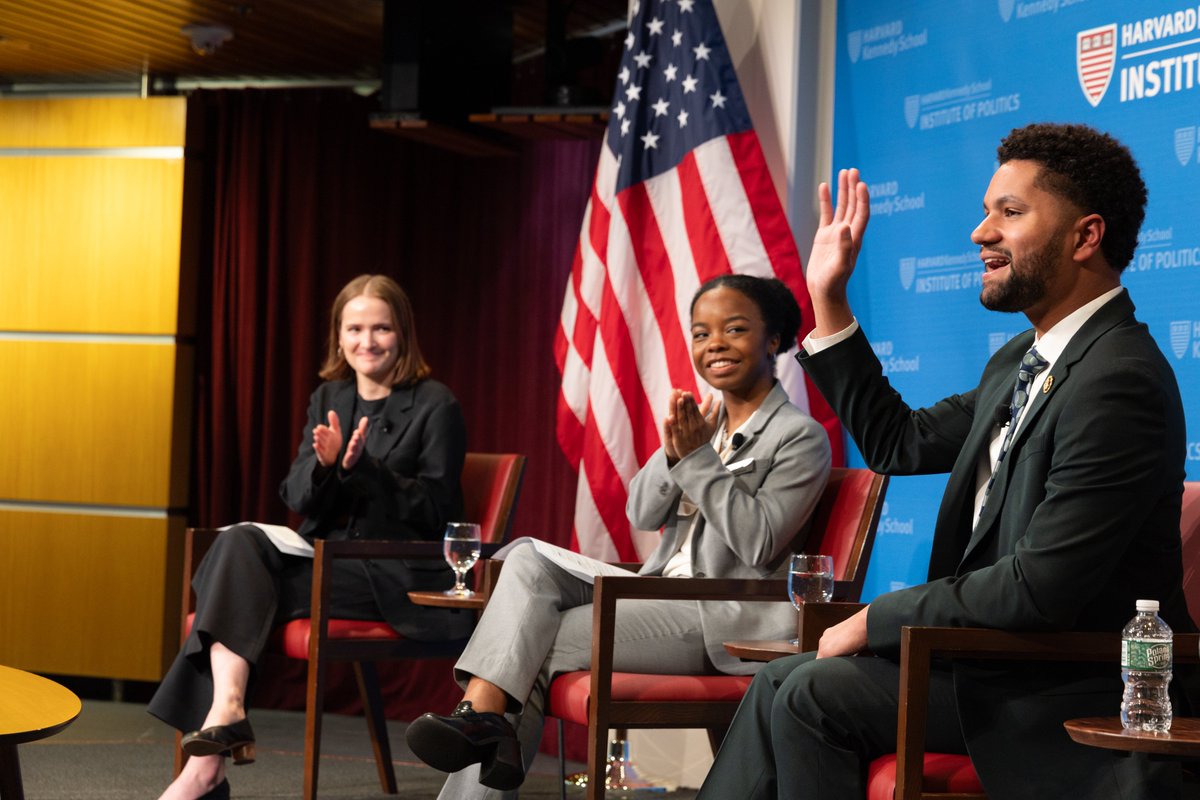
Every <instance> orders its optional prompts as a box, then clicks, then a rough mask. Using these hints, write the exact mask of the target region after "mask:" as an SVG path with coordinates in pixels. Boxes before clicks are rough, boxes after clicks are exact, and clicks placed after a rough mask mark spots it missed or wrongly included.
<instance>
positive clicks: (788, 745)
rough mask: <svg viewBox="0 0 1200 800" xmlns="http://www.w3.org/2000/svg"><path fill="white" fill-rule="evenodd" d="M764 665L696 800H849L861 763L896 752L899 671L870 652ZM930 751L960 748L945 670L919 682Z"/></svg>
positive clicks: (858, 783) (861, 783)
mask: <svg viewBox="0 0 1200 800" xmlns="http://www.w3.org/2000/svg"><path fill="white" fill-rule="evenodd" d="M815 655H816V654H815V653H802V654H800V655H798V656H789V657H787V658H780V659H777V660H775V661H772V662H770V663H769V664H767V665H766V666H765V667H763V669H762V670H760V671H759V673H758V674H757V675H756V676H755V677H754V681H753V682H752V683H751V684H750V690H749V691H748V692H747V693H746V697H745V698H744V699H743V700H742V704H741V705H740V706H738V711H737V715H736V716H734V718H733V724H732V725H731V726H730V728H729V733H728V734H726V736H725V741H724V743H723V744H722V745H721V751H720V753H718V754H717V759H716V761H715V762H714V763H713V766H712V769H711V770H709V773H708V777H707V778H706V779H705V781H704V785H703V786H702V787H700V793H699V794H698V795H697V796H696V797H697V800H708V798H712V800H728V798H735V797H736V798H739V800H785V799H786V800H792V799H793V798H794V799H795V800H800V799H801V798H804V799H805V800H854V799H855V798H864V797H866V796H867V792H866V784H867V766H868V765H869V764H870V762H871V760H872V759H874V758H877V757H878V756H881V755H885V754H887V753H894V752H895V751H896V713H897V707H898V704H899V695H900V668H899V666H897V665H896V664H894V663H892V662H891V661H886V660H884V659H882V658H874V657H871V656H860V657H845V658H823V659H820V660H817V659H815V658H814V656H815ZM926 745H927V746H928V748H929V750H930V751H932V752H939V753H966V752H967V750H966V742H965V741H964V740H963V735H962V729H961V728H960V726H959V723H958V711H957V710H956V706H955V702H954V687H953V681H952V679H951V676H950V673H949V672H948V671H946V670H941V669H934V670H933V672H932V674H931V675H930V683H929V728H928V731H927V733H926Z"/></svg>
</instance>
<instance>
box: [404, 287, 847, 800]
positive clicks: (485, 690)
mask: <svg viewBox="0 0 1200 800" xmlns="http://www.w3.org/2000/svg"><path fill="white" fill-rule="evenodd" d="M799 327H800V309H799V307H798V306H797V304H796V300H795V298H794V297H793V296H792V293H791V291H790V290H789V289H788V288H787V287H786V286H785V285H784V284H783V283H781V282H780V281H778V280H764V279H762V278H755V277H751V276H747V275H725V276H721V277H719V278H715V279H713V280H711V281H709V282H707V283H705V284H704V285H703V286H701V287H700V289H699V291H697V292H696V295H695V297H694V298H693V299H692V308H691V333H692V360H693V363H694V364H695V367H696V371H697V372H698V373H699V375H700V377H701V378H703V379H704V380H705V381H706V382H707V383H708V385H709V386H711V387H712V388H713V389H716V390H717V391H719V392H720V393H721V397H720V400H717V399H715V397H714V396H712V395H710V396H708V397H705V398H704V399H703V401H701V402H699V403H697V402H696V399H695V398H694V397H693V396H692V394H691V393H690V392H685V391H680V390H675V391H673V392H672V394H671V397H670V400H669V403H668V408H667V413H666V416H665V418H664V420H663V424H662V442H663V444H662V447H661V448H660V449H659V450H658V451H657V452H656V453H654V455H652V456H651V457H650V459H649V461H647V462H646V464H645V465H644V466H643V467H642V469H641V470H640V471H639V472H638V474H637V475H636V476H635V477H634V479H633V481H632V483H631V484H630V487H629V502H628V505H627V507H626V512H627V514H628V515H629V519H630V521H631V522H632V523H633V524H634V525H635V526H637V527H638V528H643V529H651V530H652V529H654V528H662V531H663V535H662V539H661V540H660V542H659V545H658V547H657V548H656V549H655V551H654V553H652V554H651V556H650V558H649V559H647V560H646V563H645V564H644V565H643V566H642V569H641V570H640V572H641V574H644V575H666V576H689V575H691V576H696V577H714V578H766V577H770V576H774V575H780V574H782V573H783V572H784V571H785V570H786V564H785V561H786V559H787V555H788V546H789V545H790V544H791V542H792V541H793V540H794V539H795V538H796V535H797V533H799V532H801V531H802V529H804V528H805V527H806V526H807V524H808V519H809V517H810V515H811V514H812V511H813V508H814V507H815V506H816V503H817V500H818V498H819V497H820V495H821V492H822V490H823V489H824V487H825V482H826V480H827V479H828V477H829V468H830V446H829V439H828V437H827V435H826V433H825V430H824V429H823V428H822V427H821V426H820V425H819V424H818V423H817V422H815V421H814V420H813V419H812V418H811V417H809V416H808V415H807V414H805V413H803V412H802V411H800V410H799V409H797V408H796V407H795V406H793V405H791V404H790V403H789V402H788V399H787V395H786V394H785V393H784V391H783V389H782V388H781V387H780V386H779V384H778V382H777V381H776V380H775V357H776V355H777V354H778V353H780V352H781V351H782V350H786V349H788V348H789V347H791V346H792V344H793V343H794V342H795V337H796V331H797V329H798V328H799ZM780 599H781V600H783V598H780ZM591 601H592V585H591V584H590V583H588V582H586V581H583V580H581V579H579V578H576V577H574V576H572V575H570V574H568V573H567V572H566V571H564V570H563V569H561V568H560V567H558V566H557V565H555V564H553V563H552V562H550V561H549V560H548V559H546V558H545V557H544V556H542V555H539V554H538V553H537V552H535V550H534V548H532V547H529V546H524V547H517V548H515V549H514V550H512V551H511V552H510V553H509V554H508V556H507V557H506V559H505V563H504V570H503V572H501V574H500V580H499V581H498V583H497V585H496V588H495V590H494V591H493V594H492V597H491V599H490V601H489V602H488V606H487V610H486V611H485V612H484V614H483V617H482V619H481V620H480V622H479V625H478V626H477V627H476V630H475V633H474V635H473V636H472V637H471V642H470V644H469V645H468V646H467V649H466V650H465V651H464V652H463V655H462V657H461V658H460V659H459V661H458V663H457V664H456V665H455V675H456V678H457V680H458V681H459V682H460V684H462V685H463V686H464V687H465V690H466V691H465V694H464V698H463V701H462V702H461V703H459V704H458V707H457V708H455V710H454V712H453V714H451V715H450V716H445V717H443V716H437V715H434V714H425V715H423V716H422V717H421V718H419V719H418V720H416V721H414V722H413V724H412V725H410V726H409V728H408V732H407V738H408V744H409V747H410V748H411V749H412V751H413V752H414V753H416V755H417V756H418V757H419V758H421V759H422V760H423V761H425V762H426V763H427V764H429V765H430V766H433V767H435V768H437V769H440V770H443V771H446V772H452V773H454V774H452V775H450V776H449V777H448V778H447V780H446V784H445V786H444V787H443V788H442V792H441V795H440V796H441V797H442V798H447V799H448V800H449V799H452V800H463V799H464V798H499V797H502V796H510V797H511V796H514V795H513V793H512V790H515V789H516V788H517V787H518V786H519V785H520V784H521V782H522V781H523V780H524V777H525V769H526V768H527V767H528V764H529V762H530V761H532V759H533V756H534V755H535V754H536V752H537V744H538V741H539V740H540V738H541V730H542V724H543V716H544V712H543V709H544V704H545V698H546V692H547V689H548V687H549V684H550V681H551V679H552V678H553V677H554V676H555V675H557V674H560V673H563V672H569V671H573V670H580V669H587V668H588V667H589V666H590V664H591V622H592V609H591V605H590V603H591ZM764 608H767V607H766V606H764V605H763V604H761V603H701V602H696V601H684V600H680V601H657V600H656V601H649V600H627V601H622V602H621V603H620V604H618V607H617V631H616V641H615V648H614V656H613V667H614V669H618V670H621V671H627V672H650V673H681V674H706V673H708V674H711V673H714V672H726V673H746V672H751V671H753V670H754V669H755V667H756V665H750V664H743V663H742V662H739V661H736V660H734V659H732V658H730V657H729V656H727V655H726V653H725V651H724V648H722V647H721V642H722V641H723V640H724V639H728V638H731V637H732V636H733V634H734V633H737V634H738V638H764V639H766V638H785V637H789V636H791V635H792V632H793V631H794V629H795V612H794V611H793V610H792V609H791V606H790V605H788V604H787V603H780V604H779V605H778V607H774V608H770V609H769V610H764ZM506 714H507V717H506V716H505V715H506ZM522 755H523V757H522ZM504 792H508V794H507V795H506V794H503V793H504Z"/></svg>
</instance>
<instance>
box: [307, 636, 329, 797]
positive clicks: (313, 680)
mask: <svg viewBox="0 0 1200 800" xmlns="http://www.w3.org/2000/svg"><path fill="white" fill-rule="evenodd" d="M325 669H326V666H325V662H324V660H323V659H321V658H310V659H309V661H308V694H307V698H306V700H305V703H304V794H303V797H304V800H316V798H317V777H318V773H319V767H320V759H321V714H322V712H323V711H324V710H325Z"/></svg>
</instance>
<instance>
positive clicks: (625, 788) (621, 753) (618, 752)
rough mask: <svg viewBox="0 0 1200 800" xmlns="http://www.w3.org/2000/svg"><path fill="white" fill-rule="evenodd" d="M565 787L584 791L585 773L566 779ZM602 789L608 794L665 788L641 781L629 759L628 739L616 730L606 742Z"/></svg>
mask: <svg viewBox="0 0 1200 800" xmlns="http://www.w3.org/2000/svg"><path fill="white" fill-rule="evenodd" d="M566 784H567V786H573V787H576V788H579V789H586V788H587V785H588V775H587V772H576V773H573V774H571V775H568V776H567V777H566ZM604 788H605V790H606V791H609V792H665V791H666V787H665V786H656V785H654V784H653V783H650V782H649V781H646V780H643V779H642V778H641V776H639V775H638V773H637V768H636V767H635V766H634V765H633V761H632V760H631V759H630V757H629V738H628V735H627V733H626V731H625V730H624V729H623V728H621V729H618V730H617V731H616V733H615V735H614V736H613V738H612V739H609V740H608V763H606V764H605V766H604Z"/></svg>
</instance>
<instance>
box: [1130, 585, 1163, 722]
mask: <svg viewBox="0 0 1200 800" xmlns="http://www.w3.org/2000/svg"><path fill="white" fill-rule="evenodd" d="M1171 639H1172V634H1171V629H1170V627H1168V626H1167V623H1165V622H1163V621H1162V617H1160V616H1158V601H1157V600H1138V601H1137V616H1136V617H1134V618H1133V619H1131V620H1130V621H1129V624H1128V625H1126V626H1125V629H1124V630H1123V631H1121V679H1122V680H1124V681H1125V694H1124V696H1123V697H1122V698H1121V725H1122V726H1123V727H1124V728H1125V729H1126V730H1137V731H1155V732H1160V733H1165V732H1166V731H1169V730H1171V698H1170V697H1169V696H1168V694H1167V686H1168V685H1169V684H1170V683H1171Z"/></svg>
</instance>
